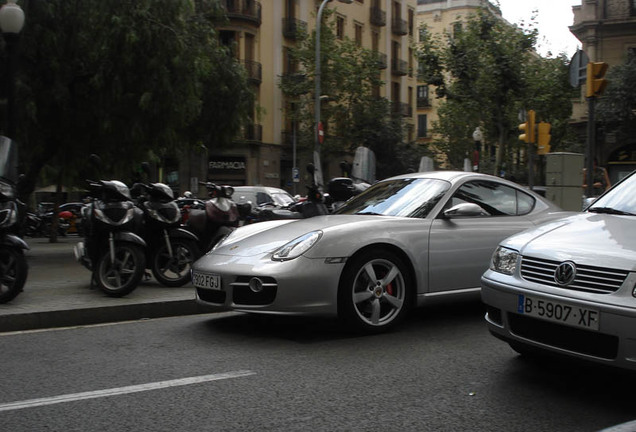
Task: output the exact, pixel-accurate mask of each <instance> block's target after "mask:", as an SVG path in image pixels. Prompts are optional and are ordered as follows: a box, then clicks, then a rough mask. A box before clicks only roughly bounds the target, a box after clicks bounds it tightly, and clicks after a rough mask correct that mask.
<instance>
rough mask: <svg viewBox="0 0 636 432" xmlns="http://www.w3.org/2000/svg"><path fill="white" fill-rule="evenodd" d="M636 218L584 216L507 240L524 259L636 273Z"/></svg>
mask: <svg viewBox="0 0 636 432" xmlns="http://www.w3.org/2000/svg"><path fill="white" fill-rule="evenodd" d="M634 233H636V217H634V216H618V215H609V214H598V213H580V214H577V215H576V216H571V217H569V218H566V219H561V220H558V221H555V222H550V223H547V224H545V225H542V226H539V227H537V228H535V229H531V230H528V231H524V232H522V233H519V234H516V235H514V236H512V237H509V238H508V239H506V240H505V241H504V242H503V243H502V246H505V247H509V248H512V249H516V250H518V251H519V252H520V253H521V254H522V255H523V256H530V257H534V258H542V259H546V260H553V261H559V262H561V261H568V260H571V261H574V262H576V263H577V264H585V265H590V266H596V267H611V268H616V269H621V270H628V271H636V235H634Z"/></svg>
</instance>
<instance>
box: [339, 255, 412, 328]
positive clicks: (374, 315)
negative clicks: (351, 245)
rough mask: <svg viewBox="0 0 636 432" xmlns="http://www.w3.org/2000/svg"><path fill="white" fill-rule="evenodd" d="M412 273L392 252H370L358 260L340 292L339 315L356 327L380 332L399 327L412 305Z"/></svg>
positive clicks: (348, 268) (353, 263)
mask: <svg viewBox="0 0 636 432" xmlns="http://www.w3.org/2000/svg"><path fill="white" fill-rule="evenodd" d="M408 287H409V273H408V270H407V267H406V265H405V264H404V262H403V261H402V260H401V259H400V258H399V257H398V256H397V255H395V254H394V253H392V252H389V251H367V252H364V253H363V254H361V255H359V256H357V257H354V259H353V260H352V261H351V262H350V263H349V265H348V266H347V268H346V269H345V271H344V273H343V278H342V280H341V283H340V288H339V292H338V296H339V298H338V311H339V312H338V313H339V316H340V317H341V318H342V319H344V320H345V321H347V322H348V323H349V324H351V325H352V326H353V327H355V328H357V329H360V330H364V331H367V332H379V331H384V330H387V329H388V328H390V327H392V326H394V325H395V324H397V323H398V322H399V321H400V320H401V319H402V317H403V316H404V315H405V313H406V310H407V309H408V306H409V301H408V300H409V295H408Z"/></svg>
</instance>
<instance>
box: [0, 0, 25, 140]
mask: <svg viewBox="0 0 636 432" xmlns="http://www.w3.org/2000/svg"><path fill="white" fill-rule="evenodd" d="M15 1H16V0H7V3H6V4H4V5H3V6H2V7H1V8H0V30H2V35H3V36H4V40H5V42H6V46H7V76H6V85H7V87H6V89H7V136H8V137H9V138H11V139H15V82H14V81H15V68H16V54H17V47H18V38H19V35H20V31H21V30H22V27H23V26H24V11H23V10H22V8H21V7H20V6H18V5H17V4H16V3H15Z"/></svg>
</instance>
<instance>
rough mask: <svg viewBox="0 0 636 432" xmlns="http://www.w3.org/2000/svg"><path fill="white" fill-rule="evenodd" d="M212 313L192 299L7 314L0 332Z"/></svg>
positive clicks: (209, 309)
mask: <svg viewBox="0 0 636 432" xmlns="http://www.w3.org/2000/svg"><path fill="white" fill-rule="evenodd" d="M212 312H218V310H216V309H213V308H209V307H206V306H203V305H201V304H199V303H197V302H196V301H195V300H176V301H165V302H150V303H139V304H128V305H120V306H108V307H94V308H82V309H72V310H55V311H45V312H32V313H26V314H8V315H3V316H0V333H6V332H16V331H26V330H41V329H49V328H60V327H76V326H85V325H93V324H104V323H115V322H122V321H136V320H141V319H151V318H167V317H173V316H182V315H197V314H206V313H212Z"/></svg>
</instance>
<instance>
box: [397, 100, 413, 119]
mask: <svg viewBox="0 0 636 432" xmlns="http://www.w3.org/2000/svg"><path fill="white" fill-rule="evenodd" d="M392 105H393V112H394V113H395V114H399V115H401V116H402V117H412V116H413V109H412V108H411V106H410V105H409V104H408V103H406V102H397V101H393V102H392Z"/></svg>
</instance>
